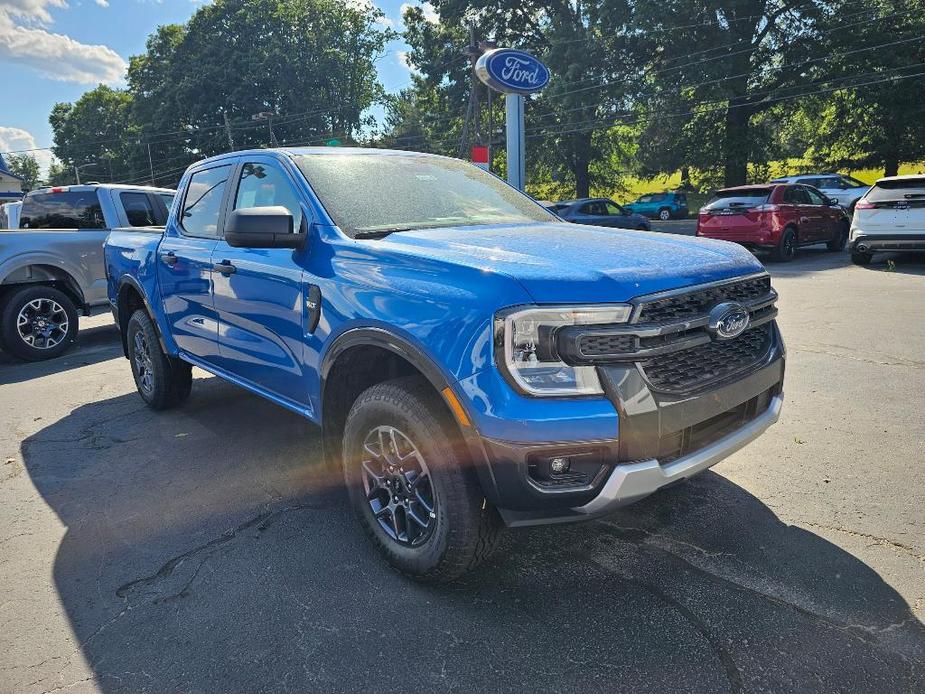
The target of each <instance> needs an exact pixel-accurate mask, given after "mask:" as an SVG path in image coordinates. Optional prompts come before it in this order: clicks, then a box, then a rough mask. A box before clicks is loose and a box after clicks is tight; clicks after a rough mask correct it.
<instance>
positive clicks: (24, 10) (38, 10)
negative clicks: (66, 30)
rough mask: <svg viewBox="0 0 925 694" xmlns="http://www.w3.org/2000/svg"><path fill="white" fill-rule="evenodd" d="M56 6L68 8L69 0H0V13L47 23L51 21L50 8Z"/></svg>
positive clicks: (31, 21) (32, 21)
mask: <svg viewBox="0 0 925 694" xmlns="http://www.w3.org/2000/svg"><path fill="white" fill-rule="evenodd" d="M55 7H57V8H59V9H64V8H66V7H67V0H0V15H2V14H5V15H9V16H10V17H16V18H18V19H22V20H25V21H26V22H29V23H35V22H41V23H45V24H47V23H48V22H50V21H51V13H50V12H49V9H50V8H55Z"/></svg>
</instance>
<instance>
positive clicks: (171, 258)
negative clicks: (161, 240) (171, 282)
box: [161, 251, 179, 267]
mask: <svg viewBox="0 0 925 694" xmlns="http://www.w3.org/2000/svg"><path fill="white" fill-rule="evenodd" d="M161 260H163V261H164V264H165V265H169V266H170V267H173V266H174V265H176V264H177V261H178V260H179V258H178V257H177V256H176V255H175V254H174V252H173V251H168V252H167V253H161Z"/></svg>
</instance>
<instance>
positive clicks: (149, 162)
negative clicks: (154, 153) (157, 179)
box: [148, 142, 154, 186]
mask: <svg viewBox="0 0 925 694" xmlns="http://www.w3.org/2000/svg"><path fill="white" fill-rule="evenodd" d="M148 170H149V171H150V172H151V185H152V186H153V185H154V162H153V161H152V160H151V143H150V142H149V143H148Z"/></svg>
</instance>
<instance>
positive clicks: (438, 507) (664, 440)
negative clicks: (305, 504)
mask: <svg viewBox="0 0 925 694" xmlns="http://www.w3.org/2000/svg"><path fill="white" fill-rule="evenodd" d="M105 259H106V268H107V278H108V292H109V300H110V302H111V305H112V311H113V315H114V316H115V319H116V322H117V324H118V325H119V328H120V330H121V334H122V340H123V346H124V349H125V355H126V357H128V359H129V363H130V365H131V370H132V375H133V376H134V379H135V383H136V386H137V388H138V392H139V394H140V395H141V397H142V399H143V400H144V401H145V402H146V403H147V404H148V405H149V406H150V407H152V408H154V409H165V408H169V407H175V406H178V405H180V404H181V403H182V402H183V401H184V400H185V399H186V398H187V397H189V395H190V390H191V386H192V377H191V371H190V369H191V367H192V366H198V367H201V368H203V369H205V370H206V371H208V372H211V373H213V374H216V375H217V376H219V377H220V378H223V379H226V380H228V381H230V382H232V383H235V384H237V385H239V386H241V387H243V388H246V389H248V390H251V391H253V392H254V393H257V394H259V395H261V396H263V397H265V398H267V399H269V400H272V401H273V402H275V403H277V404H279V405H280V406H282V407H285V408H288V409H290V410H292V411H294V412H297V413H298V414H300V415H302V416H303V417H305V418H307V419H309V420H311V421H312V422H315V423H316V424H318V425H319V426H320V427H321V429H322V434H323V436H322V439H323V446H324V454H325V455H326V457H327V458H328V460H330V461H331V462H332V463H333V464H336V465H338V466H339V467H341V468H342V470H343V479H344V483H345V485H346V487H347V490H348V492H349V499H350V503H351V505H352V506H353V507H354V509H355V511H356V514H357V517H358V518H359V521H360V524H361V525H362V527H363V528H364V530H365V531H366V532H367V533H368V534H369V536H370V538H371V539H372V542H373V544H374V545H375V546H376V547H377V548H378V549H379V550H380V551H381V552H382V553H383V555H384V556H385V557H386V558H387V559H388V561H389V562H391V563H392V564H393V565H394V566H396V567H398V568H399V569H400V570H401V571H403V572H405V573H407V574H410V575H412V576H416V577H419V578H422V579H426V580H432V581H438V580H450V579H453V578H455V577H457V576H459V575H460V574H461V573H463V572H464V571H466V570H467V569H469V568H471V567H473V566H475V565H476V564H477V563H478V562H480V561H481V560H483V559H484V558H485V557H486V556H487V555H488V554H489V552H490V551H491V549H492V547H494V545H495V543H496V541H497V538H498V536H499V533H500V532H501V531H502V529H503V528H505V527H510V526H525V525H534V524H542V523H559V522H566V521H579V520H584V519H589V518H595V517H598V516H600V515H602V514H606V513H608V512H611V511H612V510H614V509H616V508H618V507H621V506H624V505H626V504H629V503H631V502H633V501H636V500H637V499H641V498H643V497H645V496H647V495H648V494H651V493H653V492H655V491H657V490H658V489H660V488H661V487H664V486H665V485H668V484H671V483H673V482H676V481H678V480H682V479H684V478H687V477H690V476H691V475H695V474H697V473H699V472H701V471H703V470H706V469H707V468H709V467H710V466H712V465H714V464H715V463H717V462H719V461H720V460H722V459H723V458H725V457H726V456H728V455H730V454H731V453H733V452H735V451H737V450H738V449H739V448H741V447H742V446H744V445H745V444H746V443H748V442H749V441H751V440H752V439H754V438H755V437H756V436H758V435H759V434H761V433H762V432H763V431H764V430H765V429H767V428H768V427H769V426H770V425H771V424H772V423H773V422H775V421H776V420H777V417H778V414H779V412H780V409H781V403H782V397H783V395H782V383H783V376H784V346H783V343H782V341H781V338H780V334H779V333H778V330H777V325H776V322H775V316H776V313H777V309H776V308H775V302H776V299H777V295H776V294H775V292H774V290H773V289H772V288H771V282H770V278H769V277H768V275H767V273H766V272H765V271H764V269H763V268H762V266H761V265H760V264H759V263H758V261H756V260H755V258H754V257H753V256H752V254H751V253H749V252H748V251H746V250H744V249H742V248H741V247H739V246H737V245H734V244H730V243H725V242H722V241H712V240H705V239H695V238H688V237H682V236H672V235H665V234H653V233H649V232H644V231H629V230H626V231H624V230H620V229H612V228H597V227H594V226H586V225H576V224H569V223H566V222H563V221H562V220H560V219H558V218H557V217H555V216H553V215H552V214H550V213H549V212H547V211H546V210H545V209H544V208H543V207H541V206H540V205H539V204H537V203H536V202H534V201H533V200H532V199H531V198H529V197H527V196H526V195H524V194H522V193H521V192H519V191H518V190H515V189H514V188H512V187H510V186H509V185H507V184H506V183H504V182H503V181H501V180H499V179H498V178H496V177H494V176H492V175H491V174H488V173H486V172H484V171H481V170H480V169H478V168H476V167H474V166H472V165H471V164H468V163H465V162H461V161H458V160H455V159H449V158H446V157H439V156H434V155H428V154H417V153H410V152H401V151H385V150H363V149H349V148H337V149H333V148H319V149H273V150H256V151H248V152H233V153H229V154H226V155H222V156H218V157H213V158H211V159H206V160H204V161H201V162H198V163H196V164H195V165H193V166H192V167H190V168H189V170H187V172H186V173H185V174H184V176H183V179H182V181H181V184H180V190H179V193H178V194H177V198H176V201H175V202H174V204H173V209H172V210H171V212H170V217H169V219H168V222H167V227H166V229H164V230H161V229H153V228H152V229H125V230H115V231H113V232H112V234H111V235H110V236H109V239H108V241H107V242H106V247H105ZM240 435H241V436H242V437H243V436H247V435H248V433H247V432H246V431H242V432H241V434H240ZM227 443H228V445H233V441H231V442H227ZM305 455H306V459H308V458H309V457H311V456H312V455H313V452H312V451H306V453H305Z"/></svg>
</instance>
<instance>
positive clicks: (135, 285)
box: [113, 275, 169, 358]
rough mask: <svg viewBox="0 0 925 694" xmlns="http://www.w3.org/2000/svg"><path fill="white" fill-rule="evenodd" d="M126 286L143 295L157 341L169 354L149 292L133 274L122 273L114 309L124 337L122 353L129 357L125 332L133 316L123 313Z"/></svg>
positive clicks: (143, 302)
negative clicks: (122, 299) (122, 298)
mask: <svg viewBox="0 0 925 694" xmlns="http://www.w3.org/2000/svg"><path fill="white" fill-rule="evenodd" d="M126 287H131V288H132V289H134V290H135V291H136V292H138V296H140V297H141V301H142V304H144V307H145V311H147V312H148V316H150V318H151V322H152V323H154V330H155V332H156V333H157V341H158V342H160V343H161V349H162V350H163V351H164V354H169V352H168V351H167V345H166V344H165V343H164V336H163V335H162V334H161V326H160V323H158V320H157V314H156V313H154V309H153V308H152V307H151V303H150V302H149V301H148V294H147V293H146V292H145V290H144V288H143V287H142V286H141V283H140V282H139V281H138V280H137V279H135V278H134V277H132V276H131V275H122V277H121V278H120V279H119V286H118V289H117V290H116V305H115V307H114V309H115V310H114V311H113V313H115V318H116V325H118V326H119V334H120V336H121V338H122V353H123V354H124V355H125V357H126V358H128V342H127V335H126V332H125V327H126V325H125V324H126V323H127V322H128V319H129V318H130V317H131V316H122V315H121V313H122V306H121V303H122V302H121V297H122V290H124V289H125V288H126Z"/></svg>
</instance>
